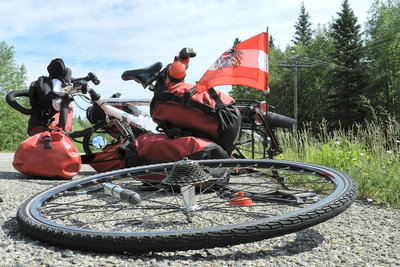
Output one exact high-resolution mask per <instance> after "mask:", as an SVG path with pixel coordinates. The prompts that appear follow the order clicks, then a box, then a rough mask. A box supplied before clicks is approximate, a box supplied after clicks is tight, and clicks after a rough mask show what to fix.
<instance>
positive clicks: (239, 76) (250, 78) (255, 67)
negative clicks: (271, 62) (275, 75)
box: [196, 32, 268, 93]
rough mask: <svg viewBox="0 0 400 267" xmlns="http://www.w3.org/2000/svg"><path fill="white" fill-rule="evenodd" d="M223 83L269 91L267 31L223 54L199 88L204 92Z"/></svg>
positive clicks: (207, 72)
mask: <svg viewBox="0 0 400 267" xmlns="http://www.w3.org/2000/svg"><path fill="white" fill-rule="evenodd" d="M219 85H244V86H248V87H251V88H255V89H258V90H263V91H266V90H268V34H267V33H265V32H263V33H260V34H257V35H256V36H253V37H251V38H250V39H247V40H245V41H243V42H240V43H238V44H237V45H235V46H233V47H232V48H230V49H229V50H227V51H226V52H225V53H223V54H222V56H220V57H218V59H217V60H216V61H215V62H214V63H212V64H211V66H210V67H209V68H208V70H207V71H206V72H205V73H204V75H203V76H202V77H201V78H200V80H199V81H198V82H197V83H196V89H197V92H198V93H201V92H204V91H206V90H208V89H210V88H212V87H214V86H219Z"/></svg>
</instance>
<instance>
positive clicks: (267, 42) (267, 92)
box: [264, 26, 269, 102]
mask: <svg viewBox="0 0 400 267" xmlns="http://www.w3.org/2000/svg"><path fill="white" fill-rule="evenodd" d="M265 33H266V38H267V40H266V46H267V50H266V51H267V66H266V67H267V68H266V69H267V71H268V63H269V60H268V54H269V51H268V46H269V34H268V26H267V28H266V31H265ZM268 72H269V71H268ZM268 72H267V77H266V78H265V79H266V81H265V87H266V88H265V90H264V95H265V102H267V94H269V87H268V75H269V73H268Z"/></svg>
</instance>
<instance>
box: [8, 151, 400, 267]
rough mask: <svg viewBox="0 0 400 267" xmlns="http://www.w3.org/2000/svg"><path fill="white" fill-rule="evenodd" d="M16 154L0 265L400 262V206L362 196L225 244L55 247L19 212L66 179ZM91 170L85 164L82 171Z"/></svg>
mask: <svg viewBox="0 0 400 267" xmlns="http://www.w3.org/2000/svg"><path fill="white" fill-rule="evenodd" d="M12 158H13V154H11V153H0V197H1V198H2V202H0V210H1V211H0V225H1V231H0V266H264V265H268V266H374V267H375V266H400V227H399V223H400V210H398V209H388V208H385V207H382V206H379V205H375V204H367V203H365V202H363V201H358V202H357V203H355V204H353V205H352V206H351V207H350V208H349V209H348V210H347V211H345V212H344V213H342V214H340V215H339V216H337V217H336V218H333V219H331V220H329V221H327V222H325V223H322V224H320V225H317V226H314V227H312V228H309V229H306V230H303V231H301V232H298V233H294V234H289V235H286V236H283V237H279V238H274V239H269V240H265V241H260V242H254V243H250V244H245V245H237V246H232V247H226V248H215V249H208V250H192V251H183V252H172V253H171V252H169V253H148V254H141V255H139V254H105V253H89V252H81V251H73V250H69V249H63V248H59V247H54V246H51V245H48V244H45V243H42V242H39V241H36V240H33V239H31V238H29V237H25V236H23V235H22V234H21V233H20V232H19V231H18V224H17V221H16V212H17V209H18V207H19V206H20V205H21V204H22V203H23V201H24V200H25V199H27V198H28V197H30V196H32V195H34V194H36V193H38V192H40V191H42V190H44V189H47V188H49V187H53V186H55V185H57V184H60V183H63V182H64V181H59V180H58V181H54V180H38V179H33V178H29V177H26V176H24V175H22V174H20V173H18V172H17V171H15V169H14V168H13V166H12ZM93 173H94V172H93V170H92V169H91V168H90V167H89V166H83V168H82V171H81V174H80V176H87V175H90V174H93ZM77 178H78V177H74V179H77Z"/></svg>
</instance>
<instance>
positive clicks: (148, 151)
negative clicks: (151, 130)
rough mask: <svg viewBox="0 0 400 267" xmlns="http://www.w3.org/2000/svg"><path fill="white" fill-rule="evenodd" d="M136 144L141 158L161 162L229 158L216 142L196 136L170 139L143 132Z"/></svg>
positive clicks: (162, 135) (163, 135)
mask: <svg viewBox="0 0 400 267" xmlns="http://www.w3.org/2000/svg"><path fill="white" fill-rule="evenodd" d="M135 146H136V151H137V155H138V157H139V158H142V159H151V160H155V161H161V162H172V161H178V160H182V159H184V158H189V159H194V160H200V159H222V158H229V155H228V153H227V152H226V151H225V150H224V149H222V147H220V146H219V145H217V144H216V143H214V142H212V141H209V140H206V139H203V138H199V137H194V136H184V137H179V138H176V139H170V138H168V136H167V135H165V134H143V135H141V136H139V137H138V138H136V140H135Z"/></svg>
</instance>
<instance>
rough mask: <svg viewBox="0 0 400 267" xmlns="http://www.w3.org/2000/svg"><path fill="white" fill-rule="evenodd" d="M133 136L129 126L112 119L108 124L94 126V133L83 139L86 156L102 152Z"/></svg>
mask: <svg viewBox="0 0 400 267" xmlns="http://www.w3.org/2000/svg"><path fill="white" fill-rule="evenodd" d="M132 135H133V133H132V130H131V128H130V126H129V125H127V124H126V123H124V122H120V121H118V120H115V119H112V120H110V121H109V122H108V123H107V122H104V124H99V125H96V126H94V129H93V131H92V132H91V133H89V134H87V135H85V136H84V137H83V140H82V146H83V150H84V151H85V153H86V154H92V153H98V152H102V151H103V149H104V148H105V147H106V146H107V145H112V144H116V143H119V142H121V140H122V139H123V138H125V137H127V136H132ZM97 138H100V139H97ZM96 139H97V141H96Z"/></svg>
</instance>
